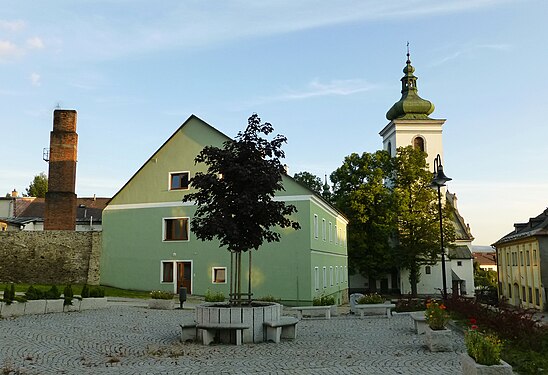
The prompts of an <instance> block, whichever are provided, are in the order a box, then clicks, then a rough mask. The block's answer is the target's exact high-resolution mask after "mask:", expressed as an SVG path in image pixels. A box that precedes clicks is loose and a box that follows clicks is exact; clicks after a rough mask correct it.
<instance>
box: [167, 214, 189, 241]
mask: <svg viewBox="0 0 548 375" xmlns="http://www.w3.org/2000/svg"><path fill="white" fill-rule="evenodd" d="M164 241H188V217H182V218H173V219H164Z"/></svg>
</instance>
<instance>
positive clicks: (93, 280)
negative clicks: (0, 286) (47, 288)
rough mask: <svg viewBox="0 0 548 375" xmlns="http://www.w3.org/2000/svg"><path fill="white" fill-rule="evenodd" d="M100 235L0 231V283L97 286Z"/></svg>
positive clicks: (67, 232) (95, 233)
mask: <svg viewBox="0 0 548 375" xmlns="http://www.w3.org/2000/svg"><path fill="white" fill-rule="evenodd" d="M101 246H102V244H101V232H73V231H61V230H59V231H57V230H55V231H32V232H31V231H13V232H9V231H8V232H0V282H14V283H29V284H33V283H36V284H38V283H40V284H65V283H79V284H83V283H88V284H91V285H97V284H99V258H100V257H101Z"/></svg>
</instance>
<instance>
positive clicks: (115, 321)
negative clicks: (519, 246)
mask: <svg viewBox="0 0 548 375" xmlns="http://www.w3.org/2000/svg"><path fill="white" fill-rule="evenodd" d="M193 316H194V312H193V311H192V310H149V309H147V308H146V307H143V306H138V305H137V306H131V305H128V304H110V306H109V307H108V308H106V309H101V310H87V311H82V312H69V313H58V314H46V315H32V316H22V317H18V318H9V319H4V320H0V369H2V370H4V369H7V368H8V367H9V368H11V369H12V370H13V372H14V373H16V372H17V371H19V373H21V374H50V373H59V374H79V375H80V374H158V373H161V374H180V373H184V374H215V375H219V374H373V375H375V374H379V375H381V374H382V375H392V374H404V375H405V374H409V375H410V374H425V375H428V374H459V373H460V359H459V354H460V353H462V352H463V351H464V343H463V339H462V336H461V335H459V334H458V333H452V335H453V338H454V342H455V350H454V351H452V352H446V353H443V352H442V353H431V352H430V351H429V350H428V349H427V348H426V347H425V346H424V345H423V337H422V335H421V336H419V335H416V334H415V333H414V329H413V324H412V320H411V319H409V317H408V316H406V315H396V316H394V317H393V318H392V319H386V318H382V317H370V318H366V319H360V318H359V317H356V316H353V315H347V314H341V315H339V316H337V317H334V318H332V319H331V320H325V319H317V320H316V319H306V320H303V321H301V322H299V323H298V325H297V330H298V333H297V339H296V340H295V341H282V342H281V343H279V344H274V343H259V344H243V345H241V346H235V345H215V344H213V345H210V346H202V345H201V344H198V343H185V344H182V343H180V342H179V336H180V327H179V323H180V322H182V321H189V320H192V319H193ZM4 373H5V371H4Z"/></svg>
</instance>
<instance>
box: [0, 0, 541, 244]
mask: <svg viewBox="0 0 548 375" xmlns="http://www.w3.org/2000/svg"><path fill="white" fill-rule="evenodd" d="M37 4H40V5H37ZM547 14H548V2H547V1H544V0H519V1H518V0H515V1H514V0H445V1H439V0H392V1H385V0H345V1H342V0H299V1H295V0H262V1H252V0H225V1H216V2H213V1H204V0H185V1H175V0H166V1H162V2H153V1H148V0H118V1H106V0H81V1H72V0H57V1H51V2H48V4H47V6H46V5H42V3H37V2H31V1H20V0H17V1H10V0H3V1H2V2H1V3H0V149H1V150H2V156H3V157H2V162H1V163H0V194H1V195H4V194H5V193H8V192H11V191H12V190H13V189H16V190H17V191H18V192H20V193H24V192H25V189H26V188H27V187H28V186H29V184H30V182H31V181H32V179H33V177H34V176H35V175H37V174H39V173H40V172H46V173H47V170H48V166H47V163H46V162H44V161H43V160H42V150H43V148H47V147H48V146H49V133H50V131H51V130H52V118H53V110H54V109H55V108H63V109H75V110H77V111H78V124H77V133H78V137H79V139H78V166H77V186H76V193H77V195H78V196H80V197H86V196H87V197H89V196H93V195H94V194H96V195H97V196H98V197H111V196H113V195H114V194H115V193H116V192H117V191H118V190H119V189H120V188H121V187H122V186H123V185H124V183H125V182H126V181H127V180H128V179H129V178H130V177H131V176H132V175H133V174H134V173H135V172H136V171H137V170H138V169H139V168H140V167H141V166H142V165H143V164H144V162H145V161H146V160H147V159H148V158H149V157H150V156H151V155H152V154H153V153H154V152H155V151H156V150H157V149H158V148H159V147H160V146H161V145H162V144H163V142H165V140H166V139H167V138H169V137H170V136H171V135H172V134H173V132H175V130H176V129H177V128H178V127H179V126H180V125H181V124H182V123H183V122H184V121H185V120H186V119H187V118H188V117H189V116H190V115H191V114H194V115H196V116H198V117H199V118H201V119H202V120H204V121H206V122H207V123H209V124H210V125H212V126H214V127H216V128H217V129H219V130H220V131H222V132H223V133H225V134H226V135H228V136H230V137H235V136H236V134H237V133H238V131H241V130H243V129H244V128H245V126H246V124H247V118H248V117H249V116H250V115H251V114H253V113H257V114H259V116H260V117H261V118H262V120H263V121H268V122H270V123H272V124H273V126H274V128H275V132H276V133H280V134H283V135H285V136H286V137H287V138H288V143H287V144H286V145H285V147H284V150H285V153H286V159H285V160H284V163H286V164H287V165H288V166H289V171H290V172H289V173H290V174H291V175H293V174H295V173H297V172H301V171H308V172H311V173H314V174H316V175H318V176H324V175H325V174H327V175H329V174H330V173H331V172H333V171H334V170H335V169H336V168H338V167H339V166H341V165H342V163H343V161H344V157H345V156H347V155H349V154H351V153H353V152H357V153H362V152H374V151H375V150H377V149H380V148H382V139H381V137H380V136H379V131H380V130H381V129H382V128H383V127H384V126H385V125H386V124H387V123H388V120H387V119H386V117H385V116H386V112H387V111H388V109H390V107H391V106H392V104H393V103H394V102H396V101H398V100H399V99H400V97H401V94H400V90H401V83H400V81H399V80H400V78H401V77H402V75H403V73H402V69H403V67H404V66H405V60H406V56H405V54H406V44H407V42H409V43H410V52H411V61H412V64H413V66H414V67H415V68H416V71H415V75H416V76H417V77H418V89H419V95H420V96H421V97H422V98H424V99H428V100H430V101H432V102H433V103H434V105H435V106H436V109H435V111H434V113H433V114H432V115H431V117H432V118H443V119H447V121H446V123H445V125H444V127H443V145H444V159H443V166H444V171H445V173H446V174H447V175H448V176H449V177H451V178H452V179H453V180H452V181H451V182H449V183H448V188H449V190H450V191H451V192H454V193H456V194H457V197H458V209H459V211H460V213H461V215H462V216H463V217H464V219H465V221H466V222H467V223H469V224H470V227H471V230H472V234H473V235H474V236H475V238H476V240H475V241H474V244H475V245H490V244H492V243H493V242H495V241H497V240H498V239H500V238H501V237H502V236H504V235H505V234H507V233H509V232H510V231H512V230H513V224H514V223H516V222H526V221H527V220H528V219H529V218H530V217H534V216H536V215H538V214H539V213H541V212H542V211H543V210H544V209H545V208H546V207H547V206H548V199H547V197H548V194H547V193H548V168H547V167H546V166H548V152H547V140H548V124H547V121H546V119H545V117H546V116H545V115H544V114H543V112H542V110H543V109H546V108H547V106H548V90H546V71H547V69H548V46H547V45H548V38H547V37H548V28H546V26H545V16H546V15H547Z"/></svg>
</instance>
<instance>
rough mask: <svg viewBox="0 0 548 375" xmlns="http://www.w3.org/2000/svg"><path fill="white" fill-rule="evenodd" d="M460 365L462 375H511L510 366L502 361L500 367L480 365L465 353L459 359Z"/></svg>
mask: <svg viewBox="0 0 548 375" xmlns="http://www.w3.org/2000/svg"><path fill="white" fill-rule="evenodd" d="M460 363H461V366H462V373H463V374H464V375H506V374H508V375H512V374H513V372H512V366H510V365H509V364H508V363H506V362H504V361H503V360H501V361H500V365H492V366H486V365H480V364H478V363H476V361H475V360H474V358H472V357H470V356H469V355H468V354H467V353H462V354H461V357H460Z"/></svg>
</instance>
